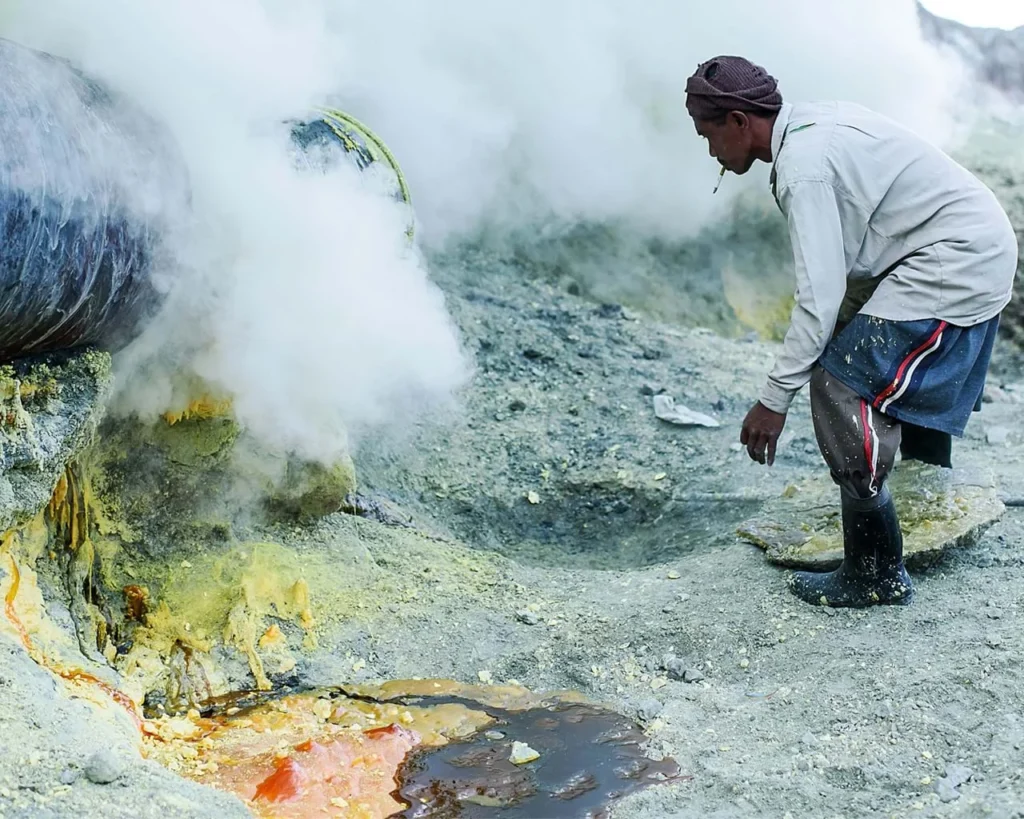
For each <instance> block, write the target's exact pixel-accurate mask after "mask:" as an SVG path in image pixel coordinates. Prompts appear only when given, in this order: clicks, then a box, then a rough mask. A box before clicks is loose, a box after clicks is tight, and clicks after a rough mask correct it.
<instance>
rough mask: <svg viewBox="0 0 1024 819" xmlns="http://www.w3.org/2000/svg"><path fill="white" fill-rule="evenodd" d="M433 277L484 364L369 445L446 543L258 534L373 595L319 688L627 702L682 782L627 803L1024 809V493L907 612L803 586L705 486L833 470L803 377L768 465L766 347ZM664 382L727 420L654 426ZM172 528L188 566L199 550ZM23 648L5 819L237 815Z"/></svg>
mask: <svg viewBox="0 0 1024 819" xmlns="http://www.w3.org/2000/svg"><path fill="white" fill-rule="evenodd" d="M485 264H486V260H482V261H481V266H482V267H483V266H485ZM441 275H442V276H445V275H447V276H450V278H445V279H443V283H444V286H445V287H446V289H447V291H448V293H449V298H450V301H451V307H452V309H453V312H454V313H455V315H456V316H457V317H458V319H459V321H460V324H461V326H462V327H463V328H464V331H465V334H466V338H467V342H468V343H469V345H470V347H473V348H475V349H476V350H477V357H478V362H479V370H478V373H477V376H476V379H475V381H474V383H473V385H472V386H471V387H470V388H469V389H468V391H467V394H466V395H465V396H464V398H465V404H464V407H465V410H464V414H463V415H462V416H461V418H459V419H455V420H454V421H452V420H451V419H449V423H447V424H445V425H438V426H436V427H429V428H424V429H419V430H416V431H415V432H414V433H412V434H413V435H414V436H415V439H414V441H412V442H410V441H408V440H406V441H405V442H404V443H403V442H399V441H390V442H384V441H377V442H376V443H375V444H374V445H373V446H372V447H371V446H369V445H366V446H364V448H363V450H362V451H361V452H360V453H358V462H359V464H360V468H361V470H362V476H363V483H364V489H365V490H366V491H368V492H370V493H371V494H373V495H375V496H376V497H387V498H388V499H389V500H390V502H391V503H392V504H394V506H395V507H397V508H399V509H401V510H403V511H404V512H405V513H407V514H408V516H409V517H411V518H412V519H413V520H414V521H415V523H416V524H417V527H418V529H420V530H424V531H430V532H433V536H432V537H424V536H423V535H420V534H418V533H417V531H416V529H409V528H402V527H393V526H385V525H381V524H378V523H375V522H370V521H363V520H358V519H355V518H352V517H350V516H344V515H339V516H333V517H332V518H329V519H327V520H325V521H323V522H321V523H320V524H318V525H316V526H314V527H312V528H309V529H298V528H292V527H289V528H282V527H278V528H272V529H265V530H256V531H248V532H239V536H242V535H244V536H246V537H247V538H248V539H254V538H255V537H257V536H258V537H262V538H265V539H274V540H276V541H277V542H279V543H282V544H283V545H285V546H286V547H288V548H290V549H294V550H295V551H296V552H298V553H299V554H300V555H302V556H304V557H307V558H309V559H310V560H314V561H316V562H317V565H320V566H325V567H327V572H326V576H324V577H322V578H321V579H320V582H319V584H312V585H311V594H312V596H313V598H314V601H316V600H317V599H318V596H319V599H324V598H325V597H327V596H329V595H330V593H331V590H332V589H334V590H336V591H337V592H338V594H339V595H342V590H344V589H348V590H351V591H354V592H357V594H355V596H354V598H352V597H351V596H350V598H348V599H352V600H354V602H352V603H351V604H350V605H349V606H348V608H347V609H344V614H345V616H344V617H340V618H338V619H337V620H335V621H333V622H329V623H326V624H325V625H324V629H323V632H322V634H321V641H320V649H319V650H318V651H316V652H314V653H313V654H311V655H308V656H305V657H303V658H302V660H301V662H300V666H299V669H298V672H299V674H300V675H301V676H302V677H303V678H304V679H305V680H306V681H307V682H311V683H314V684H336V683H339V682H345V681H352V680H361V679H374V678H384V679H388V678H402V677H409V676H442V677H454V678H456V679H462V680H466V681H476V680H477V679H478V675H479V672H481V671H483V672H489V673H490V674H491V675H492V676H493V678H494V679H495V680H496V681H504V680H508V679H515V680H518V681H519V682H521V683H523V684H525V685H528V686H532V687H536V688H539V689H547V688H573V689H576V690H581V691H584V692H586V693H588V694H591V695H592V696H594V697H597V698H599V699H602V700H607V701H609V702H611V703H613V704H615V705H616V706H618V707H621V708H623V709H625V710H627V711H628V712H629V713H632V714H637V715H638V716H640V717H641V718H643V719H644V721H645V723H646V724H647V725H648V729H649V731H650V733H651V736H652V738H653V743H654V747H655V749H656V750H657V751H658V752H664V753H668V754H671V755H672V756H674V757H675V758H676V759H677V760H678V761H679V763H680V764H681V766H682V768H683V771H684V772H685V773H686V774H687V775H688V776H689V777H692V778H690V779H687V780H686V781H685V782H683V783H680V784H675V785H670V786H664V787H661V788H658V789H655V790H651V791H648V792H646V793H644V794H641V795H639V796H637V797H634V798H632V799H631V800H629V801H628V802H627V803H625V804H623V805H622V806H620V808H619V809H618V810H617V811H616V814H615V815H616V816H617V817H619V818H620V819H621V818H622V817H638V818H639V817H644V819H646V818H647V817H650V818H651V819H653V818H654V817H666V818H667V817H697V816H745V815H748V816H780V817H781V816H784V815H786V814H787V813H788V814H790V815H792V816H867V815H897V816H917V815H924V816H929V815H934V816H978V815H992V816H1013V815H1019V814H1015V811H1018V810H1019V808H1020V806H1021V805H1022V804H1024V792H1022V791H1024V785H1022V783H1021V781H1020V777H1021V775H1022V770H1024V764H1022V763H1024V752H1022V751H1021V743H1022V742H1024V722H1022V720H1024V715H1022V714H1021V706H1020V703H1021V702H1022V701H1024V680H1022V676H1021V672H1020V663H1019V657H1020V653H1021V649H1022V641H1024V637H1022V636H1021V635H1022V634H1024V629H1022V625H1024V622H1022V621H1024V612H1022V600H1021V591H1020V590H1021V589H1022V588H1024V584H1022V580H1024V520H1022V519H1021V517H1020V513H1019V512H1017V511H1015V510H1014V509H1011V510H1010V511H1009V512H1008V513H1007V516H1006V518H1005V519H1004V521H1003V522H1002V523H1001V524H999V525H998V526H997V527H996V528H994V529H993V530H991V531H990V532H989V533H988V535H987V536H986V537H985V538H984V539H983V540H982V542H981V543H980V544H978V545H977V546H976V547H973V548H971V549H969V550H967V551H963V552H960V553H957V554H953V555H950V556H949V558H948V559H946V560H945V561H944V562H942V563H940V564H939V565H937V566H935V567H933V568H932V569H930V570H928V571H927V573H925V574H919V575H918V577H917V578H916V580H917V583H918V600H917V602H916V604H915V605H914V606H913V607H911V608H909V609H906V610H885V611H868V612H838V613H835V612H828V611H823V610H818V609H812V608H808V607H805V606H803V605H800V604H798V603H797V602H796V601H795V599H793V598H792V597H790V596H789V594H788V592H787V590H786V588H785V576H786V575H785V572H783V571H781V570H779V569H777V568H774V567H772V566H770V565H768V564H767V563H766V561H765V560H764V557H763V555H762V554H761V553H760V552H759V551H758V550H757V549H755V548H753V547H751V546H748V545H746V544H743V543H740V542H738V541H737V540H736V539H735V538H734V537H733V536H732V530H733V527H734V525H735V523H736V522H737V521H738V520H739V519H740V518H741V517H743V516H744V515H745V514H746V513H747V512H748V511H750V509H751V508H754V507H753V506H752V504H751V503H750V501H741V500H735V499H728V500H724V501H723V500H713V499H709V498H707V497H706V496H707V495H708V494H709V493H713V492H728V493H731V495H730V496H729V497H732V496H746V497H748V498H754V497H761V496H767V495H772V494H777V493H778V492H780V491H781V490H782V489H783V488H784V487H785V486H786V485H787V484H788V483H789V482H791V481H793V480H796V479H799V478H802V477H806V476H808V475H812V474H818V475H821V476H822V480H827V478H825V476H824V474H823V470H822V467H821V464H820V460H819V456H818V455H817V453H816V450H815V448H814V445H813V439H812V437H811V430H810V423H809V417H808V407H807V404H806V401H805V399H800V401H799V402H798V403H797V405H796V407H795V409H794V412H793V414H792V417H791V419H790V422H789V425H788V428H787V432H786V437H785V440H784V442H783V446H782V449H781V456H780V461H779V463H778V464H777V465H776V467H775V468H773V469H771V470H766V469H765V468H763V467H760V466H757V465H754V464H752V463H750V462H748V460H747V459H746V455H745V453H743V452H740V451H737V448H736V447H735V446H734V442H735V438H736V435H737V426H738V423H739V421H740V419H741V418H742V415H743V414H744V412H745V411H746V409H747V405H748V403H749V402H750V400H751V398H752V396H753V395H755V394H756V389H757V386H758V384H759V382H760V379H761V377H762V375H763V371H764V369H765V367H766V366H767V365H768V364H769V362H770V359H771V354H772V348H771V347H770V346H769V345H764V344H761V343H759V342H756V341H728V340H723V339H721V338H719V337H716V336H714V335H712V334H709V333H707V332H701V331H696V330H680V329H679V328H676V327H671V326H663V325H657V324H654V323H651V322H649V321H645V320H641V319H638V318H636V317H632V316H631V315H630V314H629V312H628V311H625V312H624V311H622V310H621V309H619V308H602V307H600V306H598V305H595V304H593V303H589V302H584V301H582V300H580V299H578V298H576V297H573V296H571V295H568V294H564V293H562V292H558V291H556V290H554V289H553V288H551V287H550V286H548V285H545V284H542V283H529V282H524V281H521V280H517V279H515V278H513V277H511V276H509V277H504V276H493V277H490V276H488V277H478V278H477V280H476V282H475V283H474V284H473V285H467V284H466V283H465V278H464V277H463V276H462V275H461V274H460V273H459V272H458V271H448V272H447V273H446V274H441ZM529 351H535V352H536V353H537V355H534V354H533V353H532V352H529ZM581 353H582V355H581ZM645 386H649V387H652V388H654V389H658V388H661V387H664V388H666V389H667V390H669V391H670V392H672V393H673V394H674V395H675V397H676V398H677V399H678V400H680V401H682V402H685V403H686V404H687V405H688V406H690V407H691V408H693V409H697V410H700V411H703V412H708V413H710V414H712V415H715V416H717V417H718V418H719V419H720V420H721V422H722V427H721V428H719V429H702V428H695V429H679V428H675V427H672V426H669V425H666V424H664V423H663V422H660V421H658V420H657V419H655V418H654V415H653V411H652V409H651V404H650V402H651V398H650V396H649V395H646V394H645V392H650V391H651V390H650V389H646V390H645ZM993 387H994V388H993V389H992V390H991V391H990V392H991V398H992V402H991V403H988V404H986V406H985V409H984V411H983V413H982V414H981V415H980V416H978V417H976V418H975V420H974V422H973V423H972V425H971V428H970V430H969V434H968V436H967V438H966V439H965V440H964V441H962V442H959V443H958V446H957V449H956V457H957V460H958V461H959V462H961V463H963V464H964V465H988V466H990V467H992V468H993V469H994V470H995V471H996V472H997V475H998V477H999V480H1000V483H1001V487H1002V491H1003V493H1004V494H1005V495H1007V496H1013V497H1024V471H1022V469H1021V458H1022V456H1024V436H1022V435H1021V433H1020V431H1019V423H1018V422H1017V419H1018V417H1019V412H1020V406H1019V403H1018V402H1019V401H1021V400H1024V385H1020V384H1018V383H1017V382H1015V381H1014V380H1013V378H1012V375H1011V374H1007V375H1004V376H1002V377H999V376H998V375H997V376H996V377H994V379H993ZM517 401H518V402H521V404H522V406H520V405H519V404H516V403H515V402H517ZM513 405H514V406H513ZM989 439H991V441H992V442H991V443H990V442H989ZM412 443H414V444H415V447H414V450H415V452H416V453H418V455H417V457H416V458H412V457H411V456H410V454H409V453H410V449H409V447H410V444H412ZM662 473H663V474H664V476H663V477H662ZM530 492H536V493H537V497H538V498H539V503H531V502H530V498H529V497H528V495H529V493H530ZM465 544H468V545H465ZM474 547H479V548H474ZM168 548H172V547H171V546H169V547H168ZM179 548H180V549H181V550H182V551H181V554H180V555H178V554H174V553H173V551H172V553H170V554H169V555H168V559H169V560H171V561H173V560H176V559H178V558H179V557H185V556H189V555H190V554H191V555H192V556H193V557H194V553H190V552H189V551H188V549H189V547H188V546H187V545H184V544H183V545H181V546H180V547H179ZM491 549H493V550H496V551H498V552H502V553H504V555H505V556H499V555H496V554H494V553H493V552H490V551H488V550H491ZM509 558H511V559H509ZM331 572H334V573H335V574H334V575H333V576H332V575H331V574H330V573H331ZM359 592H361V593H359ZM342 596H344V595H342ZM51 608H52V614H53V616H54V617H55V618H56V619H57V620H58V621H60V620H61V619H62V617H61V614H60V606H59V605H58V604H57V603H53V604H52V606H51ZM335 610H336V611H341V610H342V609H340V608H338V607H335ZM63 619H64V620H65V621H66V615H65V616H64V618H63ZM3 645H4V653H5V658H4V662H3V666H2V667H3V671H2V675H3V690H4V696H3V697H0V720H2V723H3V731H2V732H0V742H2V743H4V748H3V753H0V787H2V788H3V790H0V813H2V814H3V815H4V816H5V817H15V816H17V817H29V816H33V817H35V816H47V815H53V816H65V815H77V816H111V817H113V816H156V815H161V816H197V817H198V816H213V815H216V816H230V815H236V814H238V815H243V812H242V809H241V806H240V805H239V804H238V803H237V802H234V801H233V800H231V799H228V798H227V797H224V796H221V795H219V794H216V793H213V792H210V791H206V790H204V789H201V788H197V787H195V786H192V785H190V784H188V783H185V782H184V781H182V780H179V779H177V778H176V777H174V776H173V775H172V774H170V773H168V772H166V771H163V770H162V769H160V768H158V767H157V766H155V765H154V764H152V763H148V762H143V761H141V760H139V759H138V758H137V756H135V755H134V754H133V753H132V752H130V751H129V750H128V748H127V746H128V738H129V736H130V733H131V728H130V725H128V724H127V721H126V720H123V719H121V720H120V721H115V722H110V720H111V719H112V718H111V717H109V715H108V716H107V717H106V718H98V717H97V716H96V714H95V713H93V712H92V708H91V706H89V705H87V704H85V703H83V702H81V701H69V700H68V699H67V698H66V696H65V695H64V694H61V693H60V689H59V686H57V685H55V683H54V681H53V679H52V677H50V676H49V675H48V674H46V673H45V672H42V671H41V670H40V669H38V668H37V667H35V666H34V664H33V663H32V662H31V661H30V660H28V658H27V657H25V656H24V654H23V652H21V650H20V649H19V648H17V647H15V646H14V645H13V644H12V643H10V642H9V641H6V640H4V643H3ZM360 660H362V661H364V662H365V667H362V663H360V662H359V661H360ZM355 668H358V669H359V670H358V671H355V670H354V669H355ZM681 677H684V678H686V679H690V680H691V682H686V681H684V679H680V678H681ZM108 747H109V748H114V749H118V748H123V750H121V751H117V752H118V753H123V754H125V759H126V763H125V764H127V765H128V772H127V773H126V774H125V775H123V776H121V777H120V778H118V779H117V780H116V781H115V782H114V783H112V784H107V785H99V784H95V783H93V782H91V781H89V779H88V777H86V776H81V775H78V774H79V772H81V771H82V770H83V769H84V768H85V767H86V765H87V763H88V760H89V758H90V757H91V756H92V754H93V753H95V752H96V751H97V750H101V749H103V748H108ZM952 766H966V768H967V769H969V770H970V772H971V777H970V779H969V780H968V781H966V782H964V783H963V784H960V785H959V786H958V787H956V788H953V787H952V785H951V784H950V783H949V782H946V783H944V784H943V783H942V779H943V777H944V776H945V774H946V770H947V767H949V768H950V770H952ZM954 773H956V772H955V771H954ZM62 777H63V779H62ZM960 778H961V779H962V778H963V777H962V776H960ZM64 781H68V782H69V784H63V782H64ZM957 794H959V796H957ZM942 799H948V800H952V801H948V802H944V801H942ZM47 811H49V813H47Z"/></svg>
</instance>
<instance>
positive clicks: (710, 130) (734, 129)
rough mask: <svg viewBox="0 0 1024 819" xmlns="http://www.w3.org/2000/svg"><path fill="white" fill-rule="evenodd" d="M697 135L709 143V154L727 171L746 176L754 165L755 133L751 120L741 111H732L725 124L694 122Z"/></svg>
mask: <svg viewBox="0 0 1024 819" xmlns="http://www.w3.org/2000/svg"><path fill="white" fill-rule="evenodd" d="M694 125H695V126H696V128H697V133H698V134H699V135H700V136H702V137H704V139H706V140H707V141H708V153H710V154H711V156H713V157H714V158H715V159H717V160H718V161H719V163H720V164H722V165H724V166H725V169H726V170H729V171H732V172H733V173H735V174H745V173H746V172H747V171H749V170H750V168H751V166H752V165H753V164H754V152H753V141H754V140H753V132H752V130H751V128H750V118H749V117H748V116H747V115H746V114H744V113H743V112H741V111H732V112H730V113H729V115H728V116H727V117H726V118H725V122H724V123H717V122H714V121H712V120H706V119H698V120H694Z"/></svg>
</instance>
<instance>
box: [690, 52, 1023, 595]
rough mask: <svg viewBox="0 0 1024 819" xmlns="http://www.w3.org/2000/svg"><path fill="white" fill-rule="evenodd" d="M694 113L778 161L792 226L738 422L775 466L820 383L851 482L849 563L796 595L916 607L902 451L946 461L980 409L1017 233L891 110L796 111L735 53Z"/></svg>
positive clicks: (798, 586)
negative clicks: (786, 316)
mask: <svg viewBox="0 0 1024 819" xmlns="http://www.w3.org/2000/svg"><path fill="white" fill-rule="evenodd" d="M686 92H687V96H686V106H687V110H688V111H689V113H690V115H691V116H692V117H693V119H694V122H695V125H696V129H697V133H698V134H699V135H700V136H702V137H704V138H705V139H706V140H707V142H708V147H709V151H710V153H711V155H712V156H713V157H715V158H716V159H717V160H718V161H719V162H720V163H721V164H722V166H723V167H724V168H725V169H726V170H729V171H732V172H733V173H737V174H744V173H746V172H747V171H748V170H750V168H751V166H752V165H753V164H754V162H755V161H757V160H760V161H762V162H766V163H769V164H771V165H772V170H771V185H772V192H773V195H774V196H775V200H776V202H777V203H778V206H779V208H780V209H781V211H782V213H783V214H784V215H785V217H786V219H787V221H788V223H789V234H790V239H791V241H792V245H793V256H794V261H795V267H796V306H795V307H794V309H793V314H792V318H791V323H790V327H789V330H788V332H787V333H786V337H785V341H784V343H783V348H782V352H781V353H780V354H779V356H778V358H777V360H776V362H775V365H774V368H773V369H772V371H771V373H770V375H769V376H768V381H767V383H766V385H765V386H764V389H763V390H762V392H761V397H760V400H759V401H758V402H757V403H756V404H755V405H754V407H753V408H752V409H751V410H750V412H749V413H748V414H747V417H746V419H745V420H744V422H743V430H742V433H741V441H742V442H743V443H744V444H745V445H746V446H747V451H748V453H749V454H750V457H751V458H753V459H754V460H756V461H758V462H760V463H768V464H769V465H770V464H771V463H772V462H773V461H774V459H775V448H776V443H777V441H778V438H779V435H780V434H781V433H782V429H783V426H784V425H785V423H786V413H787V411H788V409H789V406H790V403H791V402H792V400H793V396H794V395H795V394H796V393H797V392H798V391H799V390H800V389H801V388H802V387H803V386H804V384H807V383H808V382H810V397H811V412H812V415H813V418H814V431H815V434H816V436H817V439H818V445H819V447H820V449H821V453H822V455H823V456H824V458H825V461H826V462H827V463H828V466H829V468H830V469H831V472H832V478H833V480H834V481H835V482H836V483H837V484H838V485H839V487H840V495H841V499H842V513H843V536H844V547H845V556H844V560H843V563H842V565H841V566H840V567H839V569H838V570H836V571H834V572H829V573H811V572H797V573H796V574H795V575H794V576H793V579H792V589H793V591H794V592H795V593H796V595H797V596H799V597H800V598H802V599H803V600H805V601H807V602H809V603H820V604H824V605H830V606H869V605H873V604H877V603H889V604H896V605H906V604H908V603H910V601H911V600H912V598H913V588H912V585H911V581H910V577H909V576H908V575H907V573H906V570H905V569H904V567H903V539H902V536H901V533H900V527H899V521H898V520H897V517H896V510H895V507H894V506H893V502H892V497H891V495H890V493H889V490H888V488H887V487H886V485H885V480H886V476H887V474H888V473H889V471H890V469H891V468H892V466H893V463H894V461H895V458H896V452H897V450H898V449H900V448H901V434H902V439H903V441H902V449H903V456H904V458H918V459H920V460H924V461H928V462H930V463H935V464H938V465H940V466H949V465H950V440H951V439H950V436H951V435H956V436H962V435H963V431H964V428H965V426H966V424H967V421H968V419H969V417H970V415H971V412H972V410H974V409H976V408H978V407H979V406H980V401H981V394H982V390H983V388H984V384H985V375H986V371H987V370H988V364H989V358H990V356H991V353H992V345H993V342H994V341H995V336H996V328H997V325H998V321H999V314H1000V312H1001V311H1002V309H1003V308H1004V307H1005V306H1006V304H1007V303H1008V302H1009V300H1010V295H1011V292H1012V288H1013V279H1014V274H1015V271H1016V267H1017V241H1016V237H1015V235H1014V232H1013V228H1012V227H1011V225H1010V222H1009V219H1008V218H1007V216H1006V213H1005V212H1004V211H1003V209H1002V208H1001V207H1000V205H999V203H998V202H997V201H996V198H995V196H994V195H993V194H992V192H991V191H990V190H989V189H988V188H987V187H985V185H983V184H982V183H981V182H980V181H979V180H978V179H977V178H976V177H974V176H973V175H972V174H970V173H969V172H968V171H967V170H965V169H964V168H962V167H961V166H960V165H958V164H957V163H955V162H954V161H953V160H952V159H950V158H949V157H948V156H946V155H945V154H944V153H942V152H941V151H940V150H938V149H937V148H936V147H934V146H933V145H931V144H930V143H928V142H926V141H924V140H923V139H921V138H919V137H917V136H916V135H914V134H913V133H912V132H911V131H909V130H907V129H905V128H903V127H901V126H900V125H897V124H896V123H894V122H892V121H891V120H889V119H886V118H885V117H883V116H880V115H879V114H876V113H874V112H872V111H869V110H867V109H865V108H862V107H860V106H858V105H853V104H850V103H844V102H821V103H813V104H796V105H791V104H784V103H783V100H782V95H781V94H780V93H779V91H778V86H777V83H776V81H775V79H774V78H772V77H771V76H770V75H769V74H768V73H767V72H766V71H765V70H764V69H763V68H761V67H760V66H757V65H754V64H753V63H751V62H749V61H748V60H745V59H743V58H740V57H718V58H715V59H713V60H710V61H708V62H706V63H704V64H702V65H701V66H699V67H698V69H697V72H696V73H695V74H694V75H693V76H692V77H690V79H689V80H688V82H687V86H686Z"/></svg>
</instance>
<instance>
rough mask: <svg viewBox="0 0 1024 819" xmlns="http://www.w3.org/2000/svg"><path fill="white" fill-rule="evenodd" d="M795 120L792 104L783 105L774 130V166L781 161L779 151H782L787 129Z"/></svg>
mask: <svg viewBox="0 0 1024 819" xmlns="http://www.w3.org/2000/svg"><path fill="white" fill-rule="evenodd" d="M792 118H793V105H792V103H789V102H786V103H783V105H782V108H781V109H780V110H779V115H778V117H776V118H775V126H774V127H773V128H772V165H773V166H774V165H775V163H776V162H777V161H778V159H779V151H780V150H782V140H783V139H784V138H785V136H786V129H787V128H789V123H790V121H791V120H792Z"/></svg>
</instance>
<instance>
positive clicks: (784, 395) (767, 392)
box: [758, 381, 799, 415]
mask: <svg viewBox="0 0 1024 819" xmlns="http://www.w3.org/2000/svg"><path fill="white" fill-rule="evenodd" d="M797 392H799V390H786V389H783V388H782V387H780V386H779V385H778V384H775V383H773V382H771V381H769V382H768V383H767V384H765V385H764V389H762V390H761V397H760V398H759V399H758V400H759V401H760V402H761V403H762V404H764V405H765V406H766V407H768V409H770V410H771V411H772V412H777V413H779V414H780V415H785V414H786V413H787V412H789V405H790V404H792V403H793V399H794V398H795V397H796V394H797Z"/></svg>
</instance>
